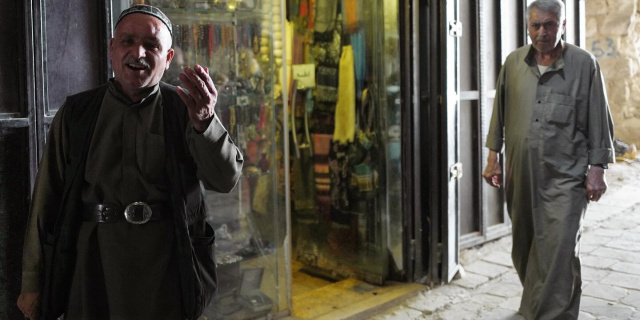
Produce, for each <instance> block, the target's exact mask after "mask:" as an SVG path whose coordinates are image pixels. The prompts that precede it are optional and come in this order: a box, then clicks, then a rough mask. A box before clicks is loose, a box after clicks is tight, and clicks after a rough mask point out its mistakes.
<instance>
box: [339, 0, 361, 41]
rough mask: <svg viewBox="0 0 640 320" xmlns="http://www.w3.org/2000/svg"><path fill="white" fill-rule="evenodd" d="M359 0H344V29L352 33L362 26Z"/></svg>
mask: <svg viewBox="0 0 640 320" xmlns="http://www.w3.org/2000/svg"><path fill="white" fill-rule="evenodd" d="M359 2H360V1H359V0H342V16H343V17H344V20H343V24H344V31H345V33H348V34H351V33H353V32H355V31H356V30H357V29H358V28H359V27H360V10H359V8H360V7H361V4H360V3H359Z"/></svg>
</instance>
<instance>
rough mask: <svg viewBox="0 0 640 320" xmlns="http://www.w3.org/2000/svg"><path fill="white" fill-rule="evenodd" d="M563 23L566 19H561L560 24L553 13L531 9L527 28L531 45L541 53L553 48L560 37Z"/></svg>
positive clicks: (563, 26)
mask: <svg viewBox="0 0 640 320" xmlns="http://www.w3.org/2000/svg"><path fill="white" fill-rule="evenodd" d="M565 25H566V21H565V20H562V24H560V21H559V20H558V17H557V16H556V15H555V14H554V13H551V12H544V11H541V10H538V9H537V8H533V9H531V11H530V12H529V25H528V28H529V37H530V38H531V43H533V47H534V48H535V49H536V50H538V51H539V52H541V53H548V52H550V51H551V50H553V49H554V48H555V47H556V46H557V45H558V43H559V42H560V39H561V38H562V34H563V33H564V28H565Z"/></svg>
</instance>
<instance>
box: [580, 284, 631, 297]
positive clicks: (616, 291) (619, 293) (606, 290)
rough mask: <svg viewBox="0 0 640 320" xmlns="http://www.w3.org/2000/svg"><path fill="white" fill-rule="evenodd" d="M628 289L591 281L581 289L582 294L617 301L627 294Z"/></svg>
mask: <svg viewBox="0 0 640 320" xmlns="http://www.w3.org/2000/svg"><path fill="white" fill-rule="evenodd" d="M627 292H628V290H626V289H622V288H618V287H614V286H610V285H607V284H599V283H591V284H589V285H587V286H585V287H584V288H583V289H582V294H583V296H589V297H594V298H599V299H603V300H608V301H618V300H620V299H621V298H624V297H626V296H627Z"/></svg>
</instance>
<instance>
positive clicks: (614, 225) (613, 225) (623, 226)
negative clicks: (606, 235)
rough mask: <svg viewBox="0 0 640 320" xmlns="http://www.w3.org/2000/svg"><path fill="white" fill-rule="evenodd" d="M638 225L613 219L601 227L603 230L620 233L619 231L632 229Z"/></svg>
mask: <svg viewBox="0 0 640 320" xmlns="http://www.w3.org/2000/svg"><path fill="white" fill-rule="evenodd" d="M637 225H638V224H637V223H635V222H630V221H629V220H624V219H617V218H616V219H613V220H609V221H607V222H605V223H603V224H602V227H603V228H605V229H610V230H617V231H618V232H620V230H630V229H633V228H635V227H636V226H637Z"/></svg>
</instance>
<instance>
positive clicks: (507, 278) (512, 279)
mask: <svg viewBox="0 0 640 320" xmlns="http://www.w3.org/2000/svg"><path fill="white" fill-rule="evenodd" d="M500 280H501V281H502V282H504V283H512V284H517V285H519V286H522V283H521V282H520V277H518V273H516V271H515V269H514V270H513V271H512V272H509V273H507V274H505V275H503V276H502V277H501V278H500Z"/></svg>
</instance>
